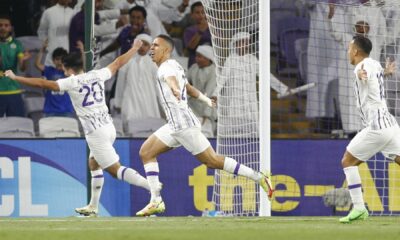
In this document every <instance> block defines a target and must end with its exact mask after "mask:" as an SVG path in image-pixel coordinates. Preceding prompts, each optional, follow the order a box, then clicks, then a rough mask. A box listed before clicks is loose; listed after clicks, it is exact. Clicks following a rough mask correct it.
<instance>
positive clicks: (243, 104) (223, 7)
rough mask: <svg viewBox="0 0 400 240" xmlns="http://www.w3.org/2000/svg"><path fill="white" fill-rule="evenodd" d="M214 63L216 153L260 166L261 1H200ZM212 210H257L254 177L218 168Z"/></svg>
mask: <svg viewBox="0 0 400 240" xmlns="http://www.w3.org/2000/svg"><path fill="white" fill-rule="evenodd" d="M202 3H203V5H204V8H205V12H206V16H207V21H208V23H209V28H210V32H211V35H212V43H213V49H214V53H215V56H216V58H215V59H216V60H215V63H216V66H217V85H218V87H217V96H218V128H217V129H218V134H217V152H218V153H219V154H222V155H226V156H229V157H232V158H234V159H236V160H237V161H238V162H239V163H241V164H244V165H246V166H249V167H251V168H253V169H256V170H258V169H259V165H260V141H259V100H258V94H259V93H258V90H257V89H258V75H259V69H258V61H259V60H258V57H259V52H258V50H259V48H258V43H259V28H258V26H259V11H258V9H259V1H258V0H246V1H221V0H203V1H202ZM213 201H214V203H215V206H216V210H218V211H222V212H224V213H225V214H228V215H249V216H253V215H257V214H258V212H259V203H260V197H259V186H258V184H256V183H254V181H252V180H248V179H246V178H244V177H239V176H234V175H232V174H229V173H226V172H224V171H218V170H217V171H216V173H215V184H214V192H213Z"/></svg>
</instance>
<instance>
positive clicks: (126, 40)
mask: <svg viewBox="0 0 400 240" xmlns="http://www.w3.org/2000/svg"><path fill="white" fill-rule="evenodd" d="M146 17H147V12H146V9H145V8H144V7H142V6H135V7H133V8H131V9H130V10H129V19H130V25H129V26H126V27H125V28H123V29H122V31H121V32H120V34H119V35H118V37H117V39H115V40H114V42H113V43H111V44H110V45H108V46H107V47H106V48H105V49H104V50H103V51H101V53H100V56H103V55H105V54H107V53H110V52H113V51H116V50H118V49H120V54H124V53H125V52H127V51H128V50H129V49H130V48H131V46H132V43H133V40H135V38H136V36H137V35H139V34H141V33H148V34H149V33H150V32H149V30H148V28H147V26H146V24H145V21H146Z"/></svg>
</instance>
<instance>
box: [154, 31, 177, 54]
mask: <svg viewBox="0 0 400 240" xmlns="http://www.w3.org/2000/svg"><path fill="white" fill-rule="evenodd" d="M157 37H158V38H162V39H163V40H165V41H166V42H167V43H168V44H169V45H170V46H171V52H172V51H173V50H174V48H175V43H174V40H172V38H171V37H170V36H168V35H165V34H160V35H158V36H157Z"/></svg>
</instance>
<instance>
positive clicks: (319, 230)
mask: <svg viewBox="0 0 400 240" xmlns="http://www.w3.org/2000/svg"><path fill="white" fill-rule="evenodd" d="M0 239H1V240H9V239H10V240H20V239H21V240H36V239H37V240H47V239H52V240H53V239H54V240H62V239H82V240H92V239H93V240H103V239H112V240H120V239H121V240H128V239H135V240H140V239H143V240H153V239H157V240H162V239H171V240H179V239H185V240H196V239H207V240H214V239H215V240H219V239H227V240H235V239H245V240H255V239H263V240H272V239H274V240H275V239H276V240H283V239H290V240H296V239H318V240H330V239H350V240H355V239H362V240H369V239H379V240H383V239H390V240H395V239H400V218H399V217H370V218H369V219H368V220H366V221H362V222H355V223H352V224H346V225H344V224H340V223H338V218H332V217H301V218H300V217H299V218H296V217H272V218H228V217H226V218H204V217H203V218H202V217H154V218H153V217H150V218H75V217H71V218H32V219H30V218H24V219H18V218H14V219H12V218H0Z"/></svg>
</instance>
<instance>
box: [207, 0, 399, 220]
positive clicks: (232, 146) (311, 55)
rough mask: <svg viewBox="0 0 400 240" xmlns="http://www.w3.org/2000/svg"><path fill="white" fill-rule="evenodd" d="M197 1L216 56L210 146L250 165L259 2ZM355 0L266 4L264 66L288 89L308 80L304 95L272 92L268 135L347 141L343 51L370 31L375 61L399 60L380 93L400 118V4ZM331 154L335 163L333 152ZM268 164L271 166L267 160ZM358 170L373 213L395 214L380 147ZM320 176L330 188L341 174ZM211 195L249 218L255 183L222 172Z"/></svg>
mask: <svg viewBox="0 0 400 240" xmlns="http://www.w3.org/2000/svg"><path fill="white" fill-rule="evenodd" d="M202 2H203V5H204V7H205V11H206V15H207V20H208V23H209V26H210V31H211V34H212V41H213V48H214V53H215V55H216V65H217V81H218V139H217V151H218V153H220V154H224V155H227V156H230V157H232V158H235V159H236V160H238V161H239V162H240V163H242V164H245V165H248V166H250V167H252V168H254V169H258V168H259V160H260V159H259V158H260V157H259V156H260V154H259V153H260V150H259V149H260V148H259V146H260V143H259V129H258V119H259V117H258V115H259V112H258V110H259V101H258V98H257V96H258V95H259V92H258V82H257V79H258V76H257V74H258V73H259V69H258V58H260V55H261V56H263V55H265V54H267V53H263V54H261V53H259V52H258V51H259V48H258V47H259V46H258V43H259V39H258V35H259V29H258V19H259V18H258V16H259V9H258V4H259V1H257V0H232V1H224V0H202ZM361 2H364V3H366V4H361V3H360V1H358V0H354V1H340V0H337V1H336V3H335V4H334V5H333V4H331V5H330V4H328V1H315V0H297V1H294V2H293V1H284V0H282V1H271V12H270V14H271V28H270V29H269V30H270V34H271V46H272V49H273V50H275V51H273V52H272V54H271V62H272V64H271V71H272V72H273V74H274V75H275V76H276V77H277V79H279V80H281V81H283V82H285V83H286V84H287V85H289V86H290V87H297V86H300V85H302V84H306V83H315V84H316V87H314V88H311V89H309V90H308V91H307V92H306V94H304V93H303V94H299V95H295V96H289V97H287V98H285V99H276V96H274V95H272V99H271V102H272V104H271V120H272V122H271V126H272V129H271V132H272V136H273V137H275V138H280V137H282V138H315V137H317V138H348V139H350V138H351V137H352V136H353V135H354V134H355V133H356V132H357V131H358V130H360V129H361V128H362V126H361V121H360V116H359V115H358V111H357V110H356V106H355V98H354V88H353V78H354V73H353V69H354V66H352V65H351V64H350V63H349V60H348V58H347V46H348V44H349V42H350V41H351V39H352V38H353V36H354V35H355V34H363V35H366V36H368V38H370V40H371V41H372V44H373V46H374V48H373V51H372V53H371V57H372V58H374V59H376V60H378V61H380V62H381V63H382V66H384V67H385V66H386V67H388V68H389V67H390V66H393V65H390V64H389V65H387V64H386V61H387V59H389V63H391V62H393V61H396V62H397V63H396V64H397V67H394V68H392V70H391V71H392V74H389V75H387V76H386V77H385V87H386V89H385V93H386V98H387V103H388V107H389V110H390V112H391V113H392V114H393V115H394V116H395V117H396V118H397V120H398V121H399V120H400V111H399V109H400V108H399V106H400V100H399V96H400V95H399V93H400V92H399V90H400V85H399V84H398V78H399V76H398V74H397V72H398V70H397V68H398V67H399V66H400V63H399V61H400V58H399V50H400V48H399V47H398V46H399V43H400V22H399V21H400V10H399V9H400V8H399V7H400V3H399V2H398V1H388V0H386V1H372V0H371V1H361ZM285 3H287V4H286V5H285ZM271 84H272V83H271ZM337 151H338V152H343V151H345V149H337ZM272 157H273V156H272ZM337 161H338V164H340V163H339V162H340V159H337ZM271 162H272V165H273V163H274V159H273V158H272V160H271ZM272 170H273V169H272ZM360 173H361V177H362V182H363V191H364V198H365V201H366V204H367V206H368V208H369V210H370V211H371V214H373V215H396V214H400V194H399V193H400V186H399V185H400V183H399V182H400V181H399V180H400V179H399V178H400V167H399V166H398V165H396V164H395V163H393V162H391V161H388V160H387V159H385V158H384V157H383V156H382V155H380V154H378V155H376V156H375V157H373V159H371V160H370V161H368V162H367V164H362V165H360ZM278 177H280V176H278ZM327 178H329V180H327V181H328V182H330V183H331V184H333V183H335V186H336V187H338V182H341V181H342V180H343V179H344V174H343V175H341V176H337V175H335V176H331V175H329V176H327ZM275 180H279V181H280V182H282V183H284V184H286V186H291V184H292V183H293V179H290V178H289V177H284V179H283V178H282V179H281V178H279V179H275ZM339 185H341V183H340V184H339ZM296 186H297V185H296ZM332 186H333V185H332ZM343 187H345V186H343ZM290 189H294V190H293V191H294V192H293V194H292V195H293V196H300V195H302V194H304V196H317V195H318V196H321V195H322V194H323V193H324V192H325V190H326V189H325V188H324V189H322V188H317V187H315V188H305V189H304V192H303V190H302V189H300V188H297V187H296V188H290V187H288V188H287V189H286V193H285V194H287V195H288V196H292V195H291V193H290ZM313 189H314V190H313ZM310 191H311V192H310ZM312 191H314V193H312ZM306 192H307V194H306ZM213 200H214V202H215V204H216V208H217V210H220V211H224V212H226V213H230V214H233V215H257V214H258V212H259V193H258V186H257V185H256V184H254V183H253V182H252V181H249V180H246V179H244V178H241V177H235V176H233V175H230V174H227V173H225V172H222V171H217V172H216V175H215V185H214V194H213ZM281 205H282V204H279V203H278V202H276V201H275V202H273V204H272V210H273V211H276V212H279V211H280V209H279V207H280V206H281ZM293 208H295V207H293ZM337 210H339V211H340V210H342V211H347V210H348V209H337Z"/></svg>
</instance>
